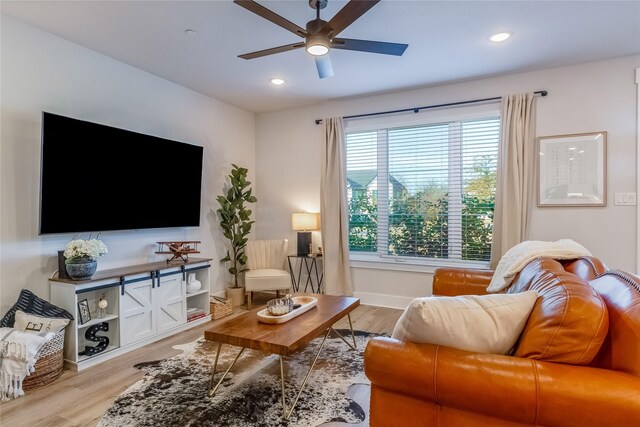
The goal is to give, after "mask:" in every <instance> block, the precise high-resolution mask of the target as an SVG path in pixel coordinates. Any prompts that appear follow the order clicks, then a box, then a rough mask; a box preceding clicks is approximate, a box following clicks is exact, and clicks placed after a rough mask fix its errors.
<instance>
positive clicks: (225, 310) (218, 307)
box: [209, 296, 233, 320]
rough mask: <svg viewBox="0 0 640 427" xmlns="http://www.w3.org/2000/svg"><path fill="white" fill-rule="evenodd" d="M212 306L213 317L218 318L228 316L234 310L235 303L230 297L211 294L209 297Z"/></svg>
mask: <svg viewBox="0 0 640 427" xmlns="http://www.w3.org/2000/svg"><path fill="white" fill-rule="evenodd" d="M209 303H210V306H211V319H213V320H217V319H220V318H222V317H225V316H228V315H230V314H231V312H232V311H233V305H232V304H231V300H230V299H228V298H220V297H214V296H211V297H210V298H209Z"/></svg>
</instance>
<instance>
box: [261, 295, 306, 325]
mask: <svg viewBox="0 0 640 427" xmlns="http://www.w3.org/2000/svg"><path fill="white" fill-rule="evenodd" d="M292 300H293V303H294V304H300V305H301V306H300V307H298V308H296V309H294V310H291V311H290V312H289V313H287V314H283V315H282V316H273V315H271V314H269V311H268V309H266V308H265V309H264V310H260V311H259V312H258V321H259V322H262V323H269V324H272V325H277V324H280V323H285V322H288V321H289V320H291V319H293V318H294V317H298V316H300V315H301V314H302V313H305V312H307V311H309V310H311V309H312V308H313V307H315V306H316V304H318V299H317V298H313V297H293V298H292Z"/></svg>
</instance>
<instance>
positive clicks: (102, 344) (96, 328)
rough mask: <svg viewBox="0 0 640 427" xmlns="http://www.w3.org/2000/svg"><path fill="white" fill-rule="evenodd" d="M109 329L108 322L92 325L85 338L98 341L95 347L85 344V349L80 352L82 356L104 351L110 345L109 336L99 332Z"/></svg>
mask: <svg viewBox="0 0 640 427" xmlns="http://www.w3.org/2000/svg"><path fill="white" fill-rule="evenodd" d="M100 331H104V332H108V331H109V324H108V323H107V322H102V323H98V324H97V325H93V326H90V327H89V328H88V329H87V332H85V334H84V338H85V339H86V340H87V341H92V342H97V343H98V345H96V346H95V347H91V346H88V345H87V346H85V347H84V351H83V352H80V353H79V354H80V355H82V356H93V355H94V354H98V353H102V352H103V351H104V350H105V349H106V348H107V347H109V337H105V336H103V335H97V333H98V332H100Z"/></svg>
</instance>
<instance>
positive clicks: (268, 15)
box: [233, 0, 307, 37]
mask: <svg viewBox="0 0 640 427" xmlns="http://www.w3.org/2000/svg"><path fill="white" fill-rule="evenodd" d="M233 2H234V3H235V4H237V5H238V6H242V7H244V8H245V9H247V10H248V11H250V12H253V13H255V14H256V15H258V16H260V17H262V18H264V19H266V20H268V21H271V22H273V23H274V24H276V25H278V26H280V27H282V28H284V29H285V30H289V31H291V32H292V33H294V34H296V35H298V36H300V37H306V36H307V31H306V30H305V29H304V28H301V27H299V26H297V25H296V24H294V23H293V22H291V21H289V20H287V19H285V18H283V17H282V16H280V15H278V14H277V13H275V12H272V11H271V10H269V9H267V8H266V7H264V6H262V5H261V4H259V3H256V2H255V1H253V0H233Z"/></svg>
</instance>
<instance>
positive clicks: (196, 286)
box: [187, 273, 202, 294]
mask: <svg viewBox="0 0 640 427" xmlns="http://www.w3.org/2000/svg"><path fill="white" fill-rule="evenodd" d="M201 287H202V283H200V281H199V280H197V279H196V274H195V273H190V274H189V277H188V278H187V293H188V294H193V293H195V292H198V291H199V290H200V288H201Z"/></svg>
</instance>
